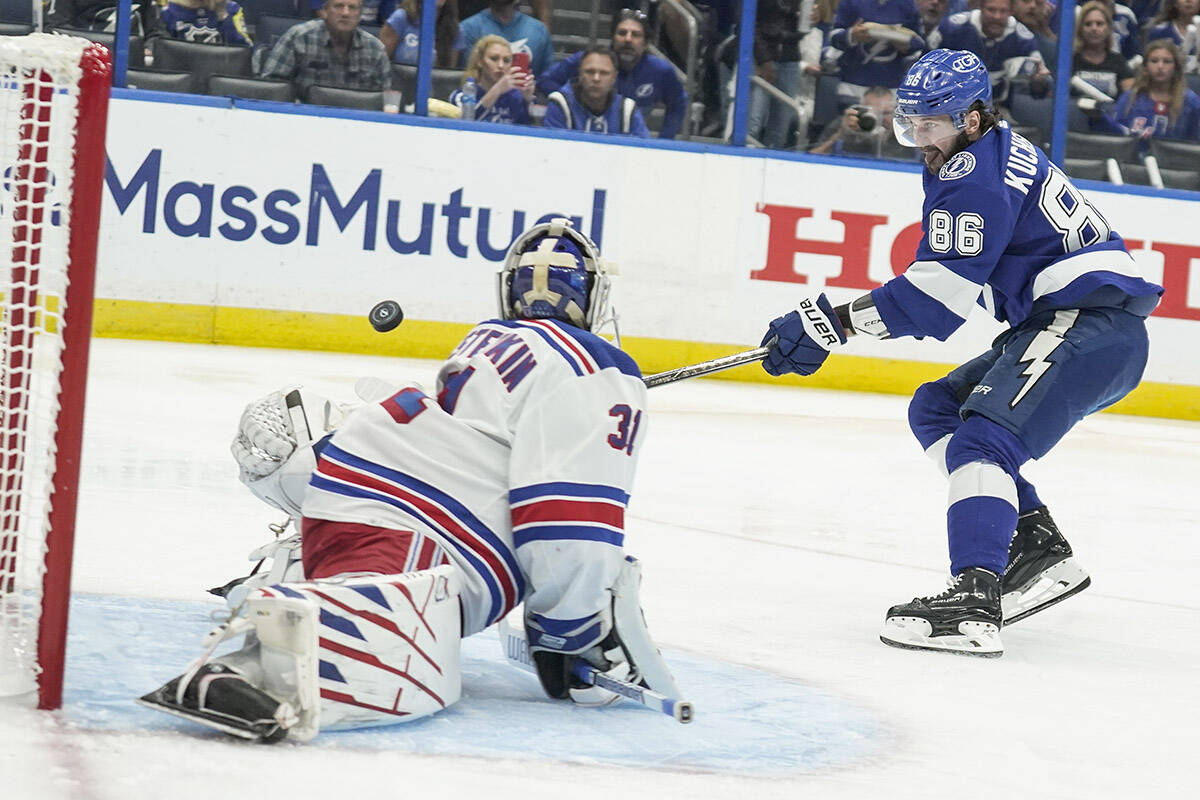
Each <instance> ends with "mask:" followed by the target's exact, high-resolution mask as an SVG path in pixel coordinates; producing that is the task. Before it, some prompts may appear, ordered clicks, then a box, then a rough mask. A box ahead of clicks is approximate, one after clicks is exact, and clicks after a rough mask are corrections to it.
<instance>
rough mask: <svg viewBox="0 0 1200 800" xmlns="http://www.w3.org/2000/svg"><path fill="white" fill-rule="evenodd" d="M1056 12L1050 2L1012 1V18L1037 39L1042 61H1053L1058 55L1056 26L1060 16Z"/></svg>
mask: <svg viewBox="0 0 1200 800" xmlns="http://www.w3.org/2000/svg"><path fill="white" fill-rule="evenodd" d="M1057 12H1058V7H1057V6H1056V5H1054V3H1051V2H1050V0H1012V15H1013V17H1014V18H1015V19H1016V20H1017V22H1019V23H1021V24H1022V25H1024V26H1025V27H1026V28H1029V32H1030V33H1032V34H1033V36H1034V38H1035V39H1037V48H1038V52H1039V53H1041V54H1042V60H1043V61H1053V60H1054V58H1055V57H1056V55H1057V53H1058V48H1057V45H1058V27H1057V26H1058V24H1059V22H1060V20H1061V16H1059V15H1057Z"/></svg>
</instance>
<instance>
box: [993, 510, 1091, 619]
mask: <svg viewBox="0 0 1200 800" xmlns="http://www.w3.org/2000/svg"><path fill="white" fill-rule="evenodd" d="M1091 583H1092V579H1091V578H1090V577H1089V576H1088V574H1087V572H1085V571H1084V570H1083V568H1082V567H1080V566H1079V564H1078V563H1077V562H1076V561H1075V558H1074V557H1073V554H1072V552H1071V545H1069V544H1068V543H1067V540H1066V539H1065V538H1063V535H1062V533H1060V532H1059V530H1058V526H1057V525H1055V524H1054V520H1053V518H1051V516H1050V512H1049V511H1047V510H1046V507H1045V506H1039V507H1038V508H1035V509H1034V510H1032V511H1026V512H1025V513H1024V514H1022V515H1021V516H1020V518H1019V519H1018V520H1017V532H1016V533H1015V534H1014V535H1013V539H1012V543H1011V544H1009V546H1008V567H1007V569H1005V571H1004V579H1003V581H1002V582H1001V605H1002V606H1003V609H1004V624H1005V625H1011V624H1013V623H1014V622H1017V621H1019V620H1022V619H1024V618H1025V617H1028V616H1029V615H1030V614H1036V613H1037V612H1039V611H1041V610H1042V609H1044V608H1047V607H1049V606H1052V605H1054V604H1055V603H1058V602H1061V601H1063V600H1066V599H1067V598H1068V597H1070V596H1071V595H1074V594H1077V593H1079V592H1082V591H1083V590H1084V589H1086V588H1087V587H1088V586H1090V585H1091Z"/></svg>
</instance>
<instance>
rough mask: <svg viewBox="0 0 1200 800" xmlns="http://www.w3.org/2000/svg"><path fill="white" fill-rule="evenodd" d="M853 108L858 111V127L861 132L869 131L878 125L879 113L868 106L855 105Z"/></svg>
mask: <svg viewBox="0 0 1200 800" xmlns="http://www.w3.org/2000/svg"><path fill="white" fill-rule="evenodd" d="M854 110H855V111H856V112H858V129H859V130H860V131H862V132H863V133H870V132H871V131H873V130H875V128H876V127H878V126H879V113H878V112H877V111H876V110H875V109H873V108H871V107H870V106H855V107H854Z"/></svg>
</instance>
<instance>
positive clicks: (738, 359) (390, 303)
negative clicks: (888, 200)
mask: <svg viewBox="0 0 1200 800" xmlns="http://www.w3.org/2000/svg"><path fill="white" fill-rule="evenodd" d="M367 319H369V320H370V321H371V326H372V327H373V328H375V330H377V331H379V332H380V333H387V332H388V331H391V330H394V329H395V328H396V326H398V325H399V324H400V323H401V322H402V321H403V320H404V311H403V310H401V308H400V304H399V303H397V302H396V301H395V300H383V301H381V302H379V303H376V304H375V307H374V308H372V309H371V313H370V314H368V315H367ZM773 343H774V342H771V343H770V344H773ZM770 344H768V345H766V346H764V347H756V348H754V349H753V350H743V351H742V352H740V353H734V354H733V355H729V356H724V357H722V358H714V359H712V360H710V361H701V362H700V363H699V364H691V365H689V366H686V367H678V368H676V369H672V370H668V371H667V372H659V373H657V374H655V375H647V376H646V377H645V378H643V380H644V381H645V382H646V387H647V388H653V387H655V386H662V385H663V384H667V383H674V382H675V381H682V380H684V379H686V378H695V377H697V376H699V375H708V374H709V373H712V372H720V371H721V370H723V369H730V368H731V367H740V366H741V365H742V364H750V363H753V362H755V361H762V360H763V359H764V358H766V357H767V353H768V352H769V351H770Z"/></svg>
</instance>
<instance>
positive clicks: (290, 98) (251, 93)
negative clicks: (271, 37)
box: [208, 75, 296, 103]
mask: <svg viewBox="0 0 1200 800" xmlns="http://www.w3.org/2000/svg"><path fill="white" fill-rule="evenodd" d="M208 93H209V94H211V95H217V96H220V97H225V96H232V97H244V98H247V99H250V100H275V101H278V102H280V103H291V102H294V101H295V99H296V85H295V84H293V83H292V82H291V81H276V80H267V79H264V78H245V77H238V76H232V75H213V76H212V77H210V78H209V79H208Z"/></svg>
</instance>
